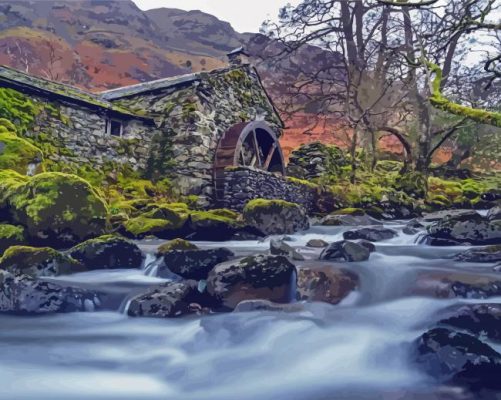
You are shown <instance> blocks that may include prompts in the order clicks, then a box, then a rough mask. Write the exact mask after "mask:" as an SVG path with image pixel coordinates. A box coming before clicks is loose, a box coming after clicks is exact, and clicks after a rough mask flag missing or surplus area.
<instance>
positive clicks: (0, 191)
mask: <svg viewBox="0 0 501 400" xmlns="http://www.w3.org/2000/svg"><path fill="white" fill-rule="evenodd" d="M29 179H30V178H29V177H27V176H25V175H21V174H19V173H17V172H16V171H13V170H10V169H0V220H2V221H8V222H9V223H15V222H14V220H13V216H12V211H13V209H12V207H11V206H10V204H9V199H10V198H11V197H12V196H13V194H14V193H15V191H16V190H17V189H18V188H19V187H20V186H23V185H25V184H26V182H28V180H29Z"/></svg>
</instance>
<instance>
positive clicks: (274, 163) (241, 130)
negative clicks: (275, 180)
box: [214, 121, 285, 199]
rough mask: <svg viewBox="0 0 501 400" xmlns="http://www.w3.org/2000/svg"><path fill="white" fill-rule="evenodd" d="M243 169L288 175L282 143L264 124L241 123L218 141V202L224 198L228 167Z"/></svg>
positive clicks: (216, 179)
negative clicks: (225, 177)
mask: <svg viewBox="0 0 501 400" xmlns="http://www.w3.org/2000/svg"><path fill="white" fill-rule="evenodd" d="M235 166H244V167H252V168H256V169H260V170H263V171H268V172H273V173H277V174H280V175H285V163H284V157H283V154H282V149H281V147H280V143H279V142H278V139H277V137H276V135H275V133H274V132H273V130H272V129H271V128H270V126H269V125H268V124H266V123H265V122H264V121H253V122H241V123H238V124H236V125H233V126H232V127H231V128H230V129H229V130H228V131H226V132H225V133H224V134H223V136H222V137H221V139H220V140H219V143H218V146H217V149H216V156H215V159H214V185H215V190H216V198H217V199H221V198H222V197H223V195H224V170H225V168H226V167H235Z"/></svg>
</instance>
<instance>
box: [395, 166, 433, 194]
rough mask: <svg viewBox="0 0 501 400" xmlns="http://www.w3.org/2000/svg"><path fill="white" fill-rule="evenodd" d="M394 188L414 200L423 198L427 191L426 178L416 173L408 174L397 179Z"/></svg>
mask: <svg viewBox="0 0 501 400" xmlns="http://www.w3.org/2000/svg"><path fill="white" fill-rule="evenodd" d="M395 188H396V189H397V190H401V191H403V192H404V193H407V194H408V195H409V196H412V197H414V198H423V197H424V196H425V194H426V190H427V181H426V177H425V176H424V174H422V173H420V172H417V171H411V172H408V173H406V174H403V175H400V176H398V177H397V179H396V180H395Z"/></svg>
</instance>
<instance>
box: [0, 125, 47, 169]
mask: <svg viewBox="0 0 501 400" xmlns="http://www.w3.org/2000/svg"><path fill="white" fill-rule="evenodd" d="M42 161H43V154H42V151H41V150H40V149H39V148H38V147H36V146H33V145H32V144H31V143H30V142H28V141H27V140H26V139H23V138H21V137H18V136H17V135H16V134H15V133H14V132H8V131H6V130H0V169H11V170H14V171H16V172H19V173H20V174H23V175H33V174H35V173H40V172H42V171H43V167H42Z"/></svg>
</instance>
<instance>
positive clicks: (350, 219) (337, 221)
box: [320, 211, 383, 226]
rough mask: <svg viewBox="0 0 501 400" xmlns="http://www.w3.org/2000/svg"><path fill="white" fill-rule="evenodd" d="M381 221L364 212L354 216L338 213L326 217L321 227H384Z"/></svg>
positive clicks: (353, 214)
mask: <svg viewBox="0 0 501 400" xmlns="http://www.w3.org/2000/svg"><path fill="white" fill-rule="evenodd" d="M382 224H383V223H382V222H381V221H378V220H377V219H375V218H372V217H370V216H369V215H367V214H365V212H364V211H361V212H360V213H352V214H340V213H339V211H336V212H335V213H333V214H329V215H327V216H325V217H324V218H323V219H322V220H321V221H320V225H324V226H360V225H382Z"/></svg>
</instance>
